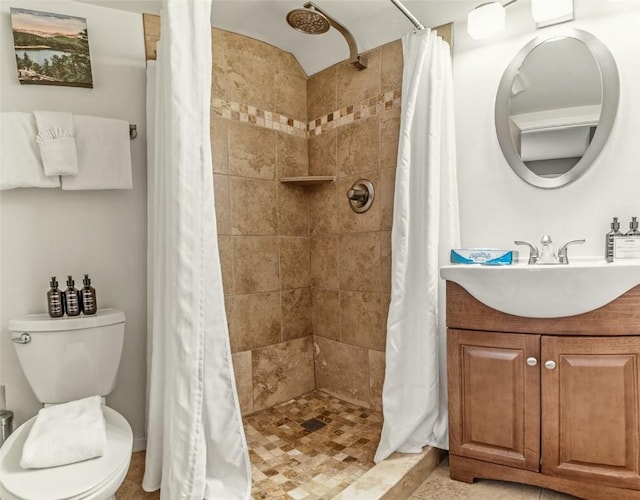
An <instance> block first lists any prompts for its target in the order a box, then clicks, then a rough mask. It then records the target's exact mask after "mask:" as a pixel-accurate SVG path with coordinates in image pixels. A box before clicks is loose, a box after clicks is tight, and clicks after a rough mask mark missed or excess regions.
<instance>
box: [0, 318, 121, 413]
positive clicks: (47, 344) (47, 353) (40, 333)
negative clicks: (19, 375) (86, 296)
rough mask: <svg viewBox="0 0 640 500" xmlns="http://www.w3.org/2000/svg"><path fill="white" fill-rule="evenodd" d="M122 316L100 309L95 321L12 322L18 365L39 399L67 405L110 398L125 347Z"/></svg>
mask: <svg viewBox="0 0 640 500" xmlns="http://www.w3.org/2000/svg"><path fill="white" fill-rule="evenodd" d="M124 321H125V317H124V313H123V312H122V311H118V310H116V309H102V310H98V312H97V313H96V314H94V315H91V316H83V315H80V316H75V317H63V318H50V317H49V315H48V314H31V315H28V316H24V317H22V318H18V319H12V320H10V321H9V331H10V332H11V336H12V338H13V339H14V340H15V339H19V338H20V336H21V335H22V334H24V333H26V334H28V335H29V337H30V339H31V340H30V342H28V343H25V344H20V343H14V346H15V348H16V352H17V354H18V360H19V361H20V365H21V366H22V371H23V372H24V374H25V376H26V377H27V380H28V381H29V384H30V385H31V388H32V389H33V392H34V393H35V395H36V398H38V400H39V401H40V402H42V403H66V402H68V401H73V400H76V399H81V398H84V397H87V396H95V395H98V396H106V395H107V394H109V393H110V392H111V391H112V390H113V388H114V387H115V384H116V376H117V374H118V367H119V366H120V357H121V355H122V345H123V341H124Z"/></svg>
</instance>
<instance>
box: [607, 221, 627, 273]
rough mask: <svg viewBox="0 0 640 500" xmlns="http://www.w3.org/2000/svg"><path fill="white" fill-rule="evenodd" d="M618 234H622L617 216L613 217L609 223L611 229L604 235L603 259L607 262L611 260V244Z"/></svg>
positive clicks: (612, 244)
mask: <svg viewBox="0 0 640 500" xmlns="http://www.w3.org/2000/svg"><path fill="white" fill-rule="evenodd" d="M618 236H623V234H622V233H621V232H620V223H619V222H618V218H617V217H614V218H613V222H612V223H611V231H609V232H608V233H607V235H606V238H605V240H606V248H605V254H604V255H605V259H607V262H613V246H614V239H615V238H617V237H618Z"/></svg>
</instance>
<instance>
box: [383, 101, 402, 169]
mask: <svg viewBox="0 0 640 500" xmlns="http://www.w3.org/2000/svg"><path fill="white" fill-rule="evenodd" d="M399 137H400V108H393V109H391V110H389V111H383V112H382V114H381V115H380V168H395V167H396V163H397V162H398V140H399Z"/></svg>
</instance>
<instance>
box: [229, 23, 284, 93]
mask: <svg viewBox="0 0 640 500" xmlns="http://www.w3.org/2000/svg"><path fill="white" fill-rule="evenodd" d="M220 31H221V32H222V34H223V35H224V43H225V49H226V50H227V51H228V52H229V53H232V54H236V55H237V56H238V57H242V56H243V55H246V56H251V57H258V58H261V59H264V60H266V61H267V62H269V63H271V64H272V65H273V61H275V60H276V58H277V57H278V54H279V53H281V52H282V51H281V50H280V49H278V48H277V47H274V46H273V45H269V44H268V43H266V42H262V41H260V40H256V39H255V38H251V37H249V36H244V35H239V34H237V33H232V32H230V31H224V30H220ZM254 83H255V84H259V83H260V81H259V80H256V81H255V82H254Z"/></svg>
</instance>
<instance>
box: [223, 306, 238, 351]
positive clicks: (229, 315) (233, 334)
mask: <svg viewBox="0 0 640 500" xmlns="http://www.w3.org/2000/svg"><path fill="white" fill-rule="evenodd" d="M233 304H234V300H233V295H225V296H224V312H225V314H226V316H227V327H228V328H229V342H230V344H231V352H236V351H237V350H238V349H237V341H236V339H237V337H238V336H237V335H236V332H235V325H234V324H233V318H234V314H233Z"/></svg>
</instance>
